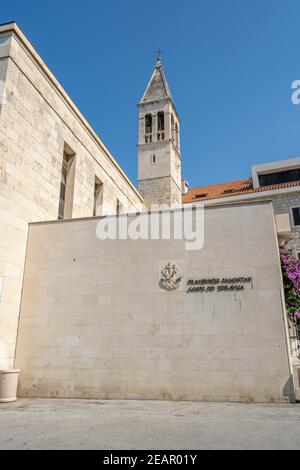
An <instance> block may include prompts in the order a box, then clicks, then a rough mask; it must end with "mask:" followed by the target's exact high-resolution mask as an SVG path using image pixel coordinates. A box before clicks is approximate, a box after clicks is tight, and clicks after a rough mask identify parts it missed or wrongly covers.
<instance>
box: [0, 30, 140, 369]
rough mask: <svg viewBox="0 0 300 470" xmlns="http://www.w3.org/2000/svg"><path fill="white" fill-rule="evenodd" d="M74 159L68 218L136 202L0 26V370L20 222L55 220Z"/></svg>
mask: <svg viewBox="0 0 300 470" xmlns="http://www.w3.org/2000/svg"><path fill="white" fill-rule="evenodd" d="M65 146H68V148H69V149H71V150H72V152H73V153H74V154H75V179H74V195H73V210H72V217H90V216H92V214H93V194H94V182H95V176H97V177H98V178H99V180H100V181H101V182H102V183H103V213H104V214H108V213H115V211H116V206H117V200H118V201H119V203H120V204H121V205H122V206H123V207H124V208H126V207H127V208H128V210H129V211H140V210H141V208H142V198H141V196H140V195H139V194H138V192H137V191H136V189H135V188H134V186H133V185H132V184H131V182H130V181H129V180H128V178H127V177H126V175H125V174H124V173H123V171H122V170H121V169H120V167H119V166H118V164H117V163H116V161H115V160H114V159H113V157H112V156H111V154H110V153H109V151H108V150H107V148H106V147H105V145H104V144H103V143H102V142H101V140H100V139H99V137H97V136H96V134H95V133H94V132H93V130H92V129H91V128H90V126H89V125H88V123H87V122H86V121H85V119H84V117H83V116H82V115H81V114H80V112H79V110H78V109H77V108H76V106H75V105H74V104H73V103H72V101H71V100H70V98H69V97H68V96H67V94H66V93H65V91H64V90H63V89H62V87H61V86H60V85H59V83H58V82H57V81H56V79H55V77H54V76H53V75H52V74H51V72H50V70H49V69H48V68H47V66H46V65H45V64H44V62H43V61H42V59H41V58H40V57H39V56H38V54H37V53H36V51H35V50H34V49H33V48H32V46H31V45H30V43H29V42H28V41H27V39H26V38H25V36H24V35H23V34H22V33H21V31H20V30H19V29H18V27H17V26H16V25H15V24H11V25H6V26H1V27H0V183H1V184H0V220H1V224H0V285H3V286H2V289H1V291H0V368H1V367H11V366H12V365H13V361H14V355H15V341H16V334H17V325H18V316H19V309H20V296H21V287H22V279H23V269H24V258H25V251H26V242H27V229H28V223H29V222H34V221H40V220H55V219H57V217H58V205H59V193H60V182H61V170H62V160H63V152H64V148H65Z"/></svg>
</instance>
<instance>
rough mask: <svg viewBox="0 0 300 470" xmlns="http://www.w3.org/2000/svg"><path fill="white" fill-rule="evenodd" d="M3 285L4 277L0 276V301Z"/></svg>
mask: <svg viewBox="0 0 300 470" xmlns="http://www.w3.org/2000/svg"><path fill="white" fill-rule="evenodd" d="M3 283H4V277H1V276H0V300H1V295H2V289H3Z"/></svg>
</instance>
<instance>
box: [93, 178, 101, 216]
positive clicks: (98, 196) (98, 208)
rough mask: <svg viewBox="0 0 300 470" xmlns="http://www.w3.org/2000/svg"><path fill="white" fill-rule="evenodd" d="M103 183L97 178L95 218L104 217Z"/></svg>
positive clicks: (95, 185) (95, 186)
mask: <svg viewBox="0 0 300 470" xmlns="http://www.w3.org/2000/svg"><path fill="white" fill-rule="evenodd" d="M102 205H103V183H102V182H101V181H100V180H99V178H97V176H95V184H94V207H93V216H94V217H95V216H96V215H102V214H103V211H102Z"/></svg>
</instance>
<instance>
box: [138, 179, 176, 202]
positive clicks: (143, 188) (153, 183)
mask: <svg viewBox="0 0 300 470" xmlns="http://www.w3.org/2000/svg"><path fill="white" fill-rule="evenodd" d="M139 192H140V193H141V194H142V196H143V198H144V203H145V206H146V207H148V208H149V209H150V208H151V205H152V204H159V205H162V204H164V205H168V206H172V207H173V206H181V192H180V191H179V189H178V186H177V185H176V183H175V181H174V180H173V178H172V177H171V176H164V177H161V178H149V179H145V180H141V181H139Z"/></svg>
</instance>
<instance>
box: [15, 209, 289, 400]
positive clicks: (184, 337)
mask: <svg viewBox="0 0 300 470" xmlns="http://www.w3.org/2000/svg"><path fill="white" fill-rule="evenodd" d="M178 211H180V212H181V210H180V209H179V210H174V211H172V218H175V216H176V214H178ZM161 216H162V214H161ZM120 217H122V216H120ZM112 218H113V219H114V216H112ZM135 218H136V217H135V216H134V215H133V216H131V219H132V220H134V219H135ZM99 222H100V219H98V220H97V218H96V219H88V220H83V221H82V220H76V221H72V220H71V221H61V222H60V221H58V222H44V223H34V224H30V229H29V239H28V250H27V259H26V269H25V278H24V290H23V300H22V308H21V318H20V328H19V341H18V348H17V357H16V366H17V367H19V368H20V369H21V370H22V373H21V376H20V389H19V394H20V395H21V396H27V397H34V396H39V397H77V398H132V399H133V398H142V399H172V400H222V401H285V400H291V399H292V400H293V396H294V390H293V384H292V372H291V362H290V357H289V352H288V341H287V337H286V329H285V323H284V321H283V318H284V317H283V315H284V310H283V305H282V277H281V269H280V264H279V254H278V241H277V232H276V226H275V219H274V213H273V208H272V203H271V202H265V203H261V202H258V203H252V204H251V203H250V204H241V205H227V206H218V207H208V208H206V209H205V212H204V224H205V242H204V246H203V248H202V249H201V250H197V251H191V250H187V249H186V246H185V239H182V240H176V239H171V240H161V239H160V240H151V239H149V240H130V239H128V240H99V239H97V238H96V237H95V233H96V230H97V224H98V223H99ZM170 260H172V262H173V263H174V264H175V265H176V266H177V269H178V271H177V280H178V287H177V288H176V289H174V290H168V289H164V288H162V285H161V282H160V281H162V279H163V275H164V271H165V267H166V266H167V265H168V263H169V262H170Z"/></svg>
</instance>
